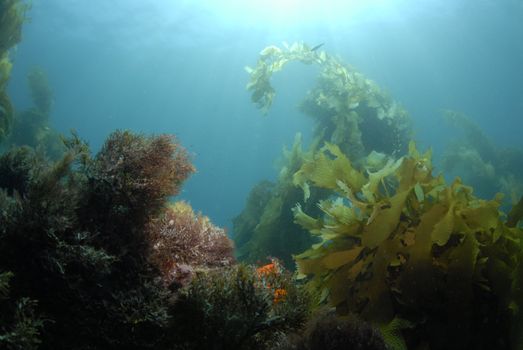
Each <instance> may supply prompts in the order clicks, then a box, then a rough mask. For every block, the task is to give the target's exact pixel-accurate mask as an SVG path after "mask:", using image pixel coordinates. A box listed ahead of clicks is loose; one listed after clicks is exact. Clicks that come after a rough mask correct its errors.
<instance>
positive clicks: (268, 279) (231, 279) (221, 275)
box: [172, 264, 309, 350]
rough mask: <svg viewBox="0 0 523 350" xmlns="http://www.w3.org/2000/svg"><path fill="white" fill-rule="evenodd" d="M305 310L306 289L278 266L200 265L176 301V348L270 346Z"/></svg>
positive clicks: (298, 322)
mask: <svg viewBox="0 0 523 350" xmlns="http://www.w3.org/2000/svg"><path fill="white" fill-rule="evenodd" d="M282 291H285V292H284V293H283V292H282ZM308 312H309V297H308V295H307V293H306V291H305V290H304V289H303V288H302V287H301V286H299V285H296V284H295V283H294V282H293V280H292V277H291V275H290V274H289V273H288V272H286V271H285V270H282V269H281V268H278V269H263V268H260V269H257V270H256V269H254V268H253V267H252V266H246V265H243V264H239V265H235V266H232V267H227V268H222V269H213V270H209V271H200V272H199V273H197V274H196V276H195V278H194V280H193V282H192V283H191V284H190V285H188V286H187V288H185V289H184V290H183V291H182V293H181V295H180V296H179V298H178V300H177V301H176V303H175V305H174V310H173V326H172V329H173V331H174V333H175V334H174V336H175V339H176V340H178V342H177V347H175V348H180V349H217V350H219V349H272V348H274V346H273V344H275V343H276V342H278V341H279V339H280V338H281V337H283V332H288V331H291V330H296V329H299V328H300V327H301V326H302V325H303V324H304V322H305V320H306V318H307V316H308Z"/></svg>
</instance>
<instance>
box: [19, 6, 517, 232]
mask: <svg viewBox="0 0 523 350" xmlns="http://www.w3.org/2000/svg"><path fill="white" fill-rule="evenodd" d="M275 3H276V2H274V1H269V0H268V1H266V2H261V1H259V2H254V4H255V5H256V6H258V7H256V6H251V7H248V6H244V5H239V4H240V2H236V3H235V2H231V1H201V2H198V1H191V2H189V1H167V0H164V1H160V0H156V1H143V0H142V1H139V0H113V1H101V0H95V1H85V0H83V1H80V0H45V1H44V0H39V1H38V0H35V1H33V6H32V9H31V10H30V11H29V13H28V16H29V17H30V21H29V22H28V23H26V24H25V26H24V34H23V41H22V42H21V43H20V44H19V45H18V47H17V48H16V50H14V51H13V53H12V57H13V60H14V71H13V75H12V77H11V82H10V85H9V93H10V96H11V97H12V99H13V102H14V105H15V106H16V108H17V109H23V108H25V107H27V106H29V105H30V97H29V92H28V88H27V84H26V76H27V73H28V72H29V71H30V70H31V68H32V67H34V66H38V67H41V68H42V69H43V70H44V71H45V72H46V73H47V74H48V77H49V81H50V84H51V86H52V89H53V91H54V99H55V101H54V105H53V111H52V119H51V122H52V126H53V127H54V128H56V129H58V130H59V131H61V132H63V133H68V132H69V130H71V129H75V130H77V131H78V132H79V134H80V135H81V136H82V137H83V138H85V139H86V140H88V141H89V143H90V144H91V146H92V147H93V148H94V149H95V150H96V149H98V148H99V147H100V145H101V144H102V142H103V140H104V139H105V137H106V136H107V135H108V134H109V133H110V132H111V131H113V130H114V129H131V130H134V131H139V132H144V133H173V134H175V135H176V136H177V137H178V138H179V140H180V141H181V142H182V144H183V145H184V146H185V147H186V148H187V149H188V150H189V152H190V153H191V155H192V160H193V162H194V164H195V165H196V168H197V169H198V172H197V173H196V174H194V175H193V176H192V177H191V179H190V180H189V181H188V182H187V183H186V185H185V186H184V190H183V192H182V193H181V194H180V198H183V199H185V200H187V201H189V202H190V203H191V204H192V205H193V207H194V208H195V209H197V210H200V211H202V212H203V213H204V214H205V215H208V216H210V217H211V219H212V220H213V221H214V222H215V223H217V224H218V225H221V226H225V227H227V228H229V229H231V219H232V218H233V217H234V216H236V215H237V214H239V213H240V211H241V210H242V208H243V206H244V203H245V199H246V197H247V195H248V192H249V191H250V189H251V188H252V187H253V186H254V185H255V184H256V183H257V182H258V181H260V180H262V179H275V177H276V176H277V173H278V169H277V166H276V165H275V160H277V159H278V157H279V156H280V155H281V150H282V147H283V146H284V145H288V146H290V145H291V144H292V142H293V139H294V135H295V133H296V132H302V133H303V134H304V136H305V140H307V139H308V137H310V133H311V129H312V122H311V121H310V120H309V119H308V117H306V116H304V115H302V114H301V113H300V112H299V111H298V109H297V108H296V107H297V104H298V103H299V101H300V100H301V98H302V97H303V96H304V95H305V93H306V91H307V90H308V89H309V88H311V87H312V86H313V84H314V79H315V73H316V72H317V71H316V70H315V68H314V67H310V66H304V65H300V64H292V65H290V66H288V67H286V69H285V70H284V71H282V72H280V73H278V74H277V75H276V76H275V77H274V87H275V88H276V91H277V97H276V100H275V102H274V105H273V107H272V109H271V111H270V113H269V114H268V116H266V117H263V116H262V115H261V113H260V112H259V111H258V110H257V109H256V108H255V106H254V105H253V104H252V103H251V102H250V96H249V93H248V92H247V91H246V90H245V85H246V83H247V80H248V75H247V73H246V72H245V70H244V67H245V66H249V65H250V66H254V65H255V63H256V60H257V56H258V53H259V52H260V50H261V49H263V48H264V47H265V46H267V45H271V44H275V45H281V44H282V42H284V41H286V42H289V43H292V42H294V41H303V42H306V43H308V44H309V45H311V46H314V45H316V44H319V43H324V46H323V47H322V49H324V50H325V51H327V52H328V53H330V54H335V55H339V56H340V57H341V58H342V59H343V60H344V61H345V62H347V63H349V64H351V65H353V66H354V67H356V68H357V69H358V70H359V71H361V72H362V73H363V74H365V75H366V76H367V77H369V78H370V79H372V80H374V81H376V82H377V83H378V84H379V85H380V86H382V87H383V88H385V89H386V90H388V91H389V92H390V94H391V95H392V96H393V98H395V99H396V100H397V101H399V102H400V103H401V104H402V105H403V106H404V107H405V108H406V109H407V110H408V111H409V113H410V115H411V117H412V119H413V121H414V127H415V130H416V135H415V138H416V139H417V140H418V143H419V144H421V146H422V147H429V146H432V147H433V148H434V150H435V155H436V159H437V155H438V152H442V150H443V149H444V146H445V144H446V143H447V142H449V141H451V140H452V138H454V137H459V134H456V133H454V132H451V131H449V130H450V129H449V128H448V126H446V125H445V124H444V123H443V121H442V119H441V111H442V110H444V109H452V110H456V111H460V112H463V113H465V114H467V115H469V116H470V117H471V118H472V119H473V120H474V121H475V122H476V123H477V124H478V125H480V126H481V127H482V128H483V130H484V131H485V133H486V134H487V135H488V136H490V137H491V138H492V139H493V140H494V142H495V143H497V144H499V145H500V146H511V147H519V148H522V147H523V141H522V140H521V134H522V131H523V121H522V119H523V2H522V1H514V0H504V1H494V0H480V1H477V0H476V1H472V0H456V1H450V0H449V1H435V0H429V1H406V0H405V1H401V0H400V1H388V2H387V1H368V2H367V3H368V5H361V6H359V7H350V6H346V5H343V6H342V5H340V3H339V2H332V3H329V1H324V2H321V4H322V5H315V6H316V7H314V5H313V3H312V2H310V1H304V2H298V1H294V2H288V3H287V6H286V7H284V8H282V7H280V8H278V7H276V6H275V5H274V4H275ZM280 3H283V2H280ZM345 3H346V4H350V2H345ZM329 4H330V5H329Z"/></svg>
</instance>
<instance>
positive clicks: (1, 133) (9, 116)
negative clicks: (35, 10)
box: [0, 0, 27, 142]
mask: <svg viewBox="0 0 523 350" xmlns="http://www.w3.org/2000/svg"><path fill="white" fill-rule="evenodd" d="M26 10H27V5H25V4H24V3H23V2H22V1H20V0H3V1H2V2H1V3H0V142H1V141H3V140H4V139H5V137H6V136H7V135H8V134H9V130H10V128H11V123H12V120H13V114H14V111H13V106H12V104H11V100H10V99H9V97H8V96H7V93H6V91H5V90H6V88H7V83H8V81H9V77H10V75H11V68H12V64H11V61H10V59H9V49H11V48H12V47H13V46H15V45H16V44H17V43H18V42H20V40H21V37H22V24H23V23H24V21H25V11H26Z"/></svg>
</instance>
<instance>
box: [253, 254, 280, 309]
mask: <svg viewBox="0 0 523 350" xmlns="http://www.w3.org/2000/svg"><path fill="white" fill-rule="evenodd" d="M282 271H283V269H282V267H281V265H280V263H279V262H278V260H277V259H274V258H272V259H271V262H270V263H269V264H266V265H263V266H260V267H258V268H257V269H256V272H257V274H258V277H259V278H260V281H261V283H262V285H263V286H264V287H265V288H267V289H269V290H274V299H273V301H274V303H275V304H276V303H279V302H280V301H283V300H284V298H285V296H286V295H287V291H286V290H285V289H284V288H280V286H278V284H279V283H278V280H279V279H278V277H280V276H281V274H282Z"/></svg>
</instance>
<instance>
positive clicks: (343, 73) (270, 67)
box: [246, 43, 411, 159]
mask: <svg viewBox="0 0 523 350" xmlns="http://www.w3.org/2000/svg"><path fill="white" fill-rule="evenodd" d="M293 61H297V62H301V63H304V64H317V65H318V66H319V67H320V72H319V77H318V81H317V84H316V86H315V87H314V88H313V89H312V90H311V91H310V92H309V93H308V95H307V96H306V98H305V100H304V101H303V102H302V104H301V110H302V111H303V112H304V113H305V114H307V115H309V116H311V117H312V118H314V120H315V121H316V130H315V132H314V135H315V137H321V139H322V140H323V141H329V142H331V143H335V144H337V145H338V146H339V147H340V148H341V149H342V150H344V151H345V152H347V153H348V151H349V150H350V154H351V157H354V158H353V159H358V158H359V157H362V156H365V155H366V154H368V153H369V152H370V151H373V150H374V151H378V152H385V153H388V154H393V153H397V152H401V151H403V150H405V149H406V146H407V145H406V142H407V140H408V139H409V138H410V134H411V123H410V119H409V117H408V114H407V112H406V111H405V110H404V109H403V108H402V107H401V106H400V104H398V103H397V102H396V101H394V100H392V99H391V98H390V97H389V96H388V95H387V94H386V93H385V92H384V91H383V90H382V89H381V88H380V87H379V86H378V85H377V84H376V83H375V82H373V81H371V80H369V79H367V78H366V77H365V76H364V75H363V74H361V73H359V72H358V71H357V70H356V69H354V68H352V67H350V66H348V65H346V64H344V63H343V62H341V61H340V60H339V59H337V58H335V57H334V56H331V55H329V54H327V53H326V52H325V51H322V50H317V49H315V50H313V49H311V48H310V47H309V46H308V45H306V44H304V43H294V44H292V45H287V44H284V47H283V48H279V47H277V46H268V47H266V48H265V49H263V50H262V51H261V52H260V57H259V59H258V62H257V63H256V66H255V67H254V68H250V67H247V68H246V70H247V72H248V73H249V75H250V81H249V83H248V84H247V90H249V91H251V93H252V94H251V99H252V101H253V102H254V103H255V104H256V105H257V107H258V108H259V109H261V111H262V112H263V113H264V114H266V113H267V112H268V110H269V109H270V107H271V105H272V102H273V99H274V98H275V96H276V92H275V90H274V88H273V87H272V85H271V77H272V75H273V74H274V73H276V72H278V71H280V70H282V69H283V67H285V65H286V64H287V63H289V62H293Z"/></svg>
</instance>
